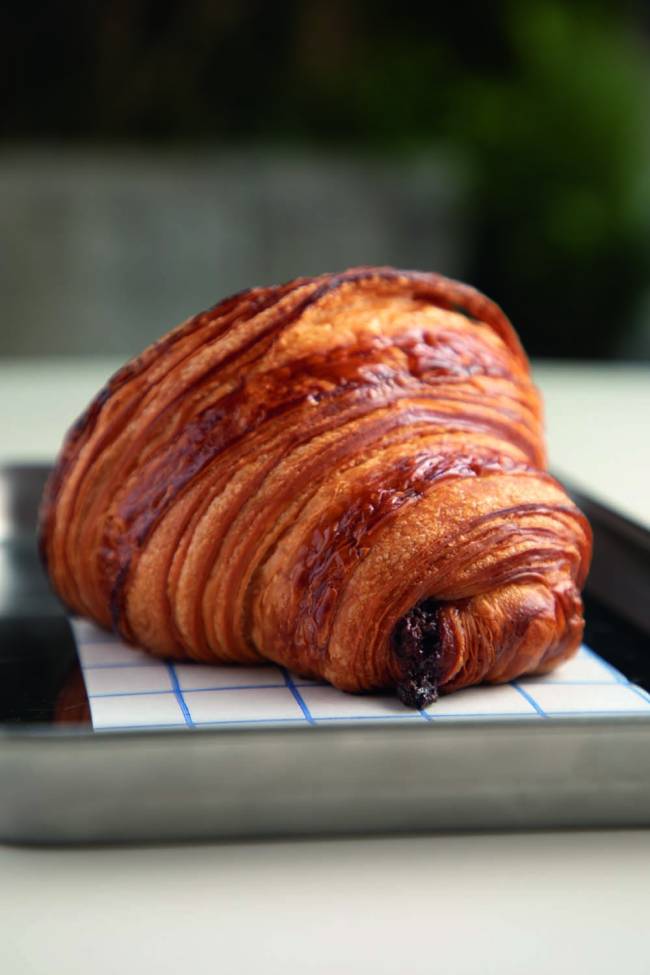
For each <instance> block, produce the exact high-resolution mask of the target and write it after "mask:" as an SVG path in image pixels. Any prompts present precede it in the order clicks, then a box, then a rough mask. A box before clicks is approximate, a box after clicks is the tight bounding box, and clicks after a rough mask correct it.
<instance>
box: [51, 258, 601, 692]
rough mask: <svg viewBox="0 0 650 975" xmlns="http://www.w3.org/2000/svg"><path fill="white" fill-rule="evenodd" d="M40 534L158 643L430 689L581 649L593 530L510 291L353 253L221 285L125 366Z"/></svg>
mask: <svg viewBox="0 0 650 975" xmlns="http://www.w3.org/2000/svg"><path fill="white" fill-rule="evenodd" d="M41 550H42V554H43V557H44V560H45V564H46V566H47V569H48V572H49V575H50V578H51V580H52V583H53V585H54V587H55V589H56V590H57V592H58V593H59V595H60V596H61V598H62V600H63V601H64V602H65V603H66V604H67V606H68V607H69V608H70V609H71V610H73V611H74V612H76V613H79V614H81V615H83V616H87V617H89V618H91V619H93V620H95V621H96V622H97V623H99V624H100V625H102V626H104V627H107V628H114V629H116V630H117V631H118V632H119V634H120V635H121V636H122V637H123V638H124V639H125V640H127V641H128V642H130V643H133V644H136V645H138V646H142V647H145V648H147V649H149V650H150V651H152V652H153V653H155V654H157V655H159V656H163V657H174V658H191V659H194V660H200V661H205V662H213V663H237V664H246V663H251V664H259V662H260V661H261V660H262V661H263V660H269V661H275V662H276V663H278V664H281V665H283V666H286V667H288V668H290V669H291V670H293V671H295V672H297V673H299V674H302V675H304V676H307V677H313V678H324V679H326V680H328V681H330V682H331V683H332V684H334V685H335V686H336V687H338V688H341V689H343V690H347V691H368V690H374V689H379V688H395V689H396V690H397V692H398V694H399V696H400V697H401V699H402V700H403V701H404V702H405V703H407V704H408V705H410V706H414V707H423V706H425V705H426V704H428V703H430V702H431V701H433V700H434V699H435V697H436V696H437V694H438V693H441V692H447V691H451V690H454V689H456V688H460V687H464V686H467V685H470V684H476V683H479V682H482V681H492V682H499V681H505V680H510V679H512V678H514V677H516V676H518V675H521V674H524V673H540V672H544V671H547V670H550V669H551V668H553V667H554V666H555V665H556V664H558V663H559V662H560V661H562V660H564V659H566V658H567V657H569V656H570V655H571V654H572V653H573V652H574V651H575V650H576V649H577V647H578V646H579V644H580V639H581V635H582V630H583V620H582V604H581V599H580V590H581V587H582V585H583V584H584V580H585V575H586V572H587V568H588V564H589V559H590V553H591V534H590V530H589V526H588V524H587V522H586V520H585V518H584V516H583V515H582V514H581V513H580V512H579V511H578V510H577V509H576V507H575V506H574V505H573V504H572V502H571V501H570V499H569V498H568V496H567V495H566V493H565V492H564V490H563V489H562V487H561V486H560V485H559V484H557V482H556V481H554V480H553V479H552V478H551V477H550V476H549V475H548V473H547V472H546V458H545V449H544V442H543V431H542V419H541V408H540V399H539V395H538V393H537V391H536V389H535V387H534V385H533V383H532V380H531V377H530V370H529V366H528V362H527V359H526V357H525V354H524V352H523V350H522V348H521V345H520V343H519V340H518V339H517V336H516V334H515V332H514V330H513V329H512V326H511V325H510V323H509V322H508V320H507V318H506V317H505V316H504V314H503V313H502V312H501V310H500V309H499V308H498V307H497V306H496V305H495V304H493V303H492V302H491V301H489V300H488V299H487V298H485V297H484V296H483V295H481V294H480V293H479V292H477V291H475V290H474V289H472V288H470V287H467V286H466V285H462V284H459V283H457V282H454V281H451V280H448V279H446V278H443V277H441V276H439V275H436V274H426V273H418V272H405V271H396V270H394V269H392V268H355V269H352V270H350V271H347V272H345V273H343V274H338V275H331V274H327V275H323V276H321V277H318V278H300V279H297V280H295V281H293V282H290V283H289V284H285V285H281V286H279V287H269V288H255V289H252V290H250V291H247V292H243V293H241V294H239V295H235V296H234V297H231V298H228V299H226V300H225V301H223V302H221V303H220V304H218V305H215V306H214V307H213V308H211V309H209V310H208V311H205V312H203V313H201V314H199V315H197V316H195V317H193V318H191V319H189V320H188V321H187V322H185V323H184V324H182V325H180V326H179V327H178V328H176V329H175V330H173V331H172V332H170V333H169V334H168V335H166V336H165V337H163V338H162V339H160V340H159V341H158V342H157V343H156V344H154V345H153V346H151V347H150V348H149V349H147V350H146V351H145V352H144V353H142V355H140V356H139V357H138V358H136V359H134V360H133V361H132V362H130V363H128V364H127V365H126V366H125V367H124V368H123V369H121V370H120V371H119V372H118V373H117V374H116V375H115V376H114V377H113V378H112V379H111V380H110V381H109V382H108V384H107V385H106V387H105V388H104V389H103V390H101V392H100V393H99V394H98V395H97V397H96V398H95V400H94V401H93V402H92V403H91V404H90V406H89V407H88V409H87V410H86V412H85V413H84V414H83V416H82V417H81V418H80V419H79V420H78V421H77V423H76V424H75V426H74V427H73V428H72V429H71V431H70V432H69V434H68V436H67V439H66V441H65V443H64V445H63V448H62V451H61V454H60V456H59V458H58V461H57V464H56V468H55V470H54V473H53V474H52V476H51V478H50V481H49V483H48V486H47V489H46V492H45V496H44V499H43V504H42V510H41Z"/></svg>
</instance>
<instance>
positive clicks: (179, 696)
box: [165, 663, 194, 728]
mask: <svg viewBox="0 0 650 975" xmlns="http://www.w3.org/2000/svg"><path fill="white" fill-rule="evenodd" d="M165 666H166V667H167V670H168V672H169V678H170V680H171V682H172V688H173V692H174V694H175V696H176V700H177V701H178V706H179V708H180V709H181V711H182V713H183V717H184V718H185V724H186V725H187V727H188V728H193V727H194V722H193V721H192V715H191V714H190V709H189V708H188V706H187V702H186V700H185V698H184V697H183V692H182V690H181V685H180V684H179V683H178V675H177V673H176V669H175V667H174V665H173V664H171V663H168V664H166V665H165Z"/></svg>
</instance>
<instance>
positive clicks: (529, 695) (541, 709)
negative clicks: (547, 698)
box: [510, 681, 548, 718]
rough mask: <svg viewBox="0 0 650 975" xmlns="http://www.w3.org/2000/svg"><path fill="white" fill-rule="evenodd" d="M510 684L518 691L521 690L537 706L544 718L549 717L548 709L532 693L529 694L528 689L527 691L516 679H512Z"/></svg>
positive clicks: (522, 694) (530, 702)
mask: <svg viewBox="0 0 650 975" xmlns="http://www.w3.org/2000/svg"><path fill="white" fill-rule="evenodd" d="M510 686H511V687H514V689H515V690H516V691H519V693H520V694H521V696H522V697H524V698H526V700H527V701H528V703H529V704H532V706H533V707H534V708H535V710H536V711H537V713H538V714H539V715H540V717H542V718H547V717H548V715H547V713H546V711H545V710H544V708H543V707H542V706H541V705H540V704H538V703H537V701H536V700H535V698H534V697H533V696H532V694H529V693H528V691H525V690H524V689H523V687H520V686H519V684H518V683H517V682H516V681H511V682H510Z"/></svg>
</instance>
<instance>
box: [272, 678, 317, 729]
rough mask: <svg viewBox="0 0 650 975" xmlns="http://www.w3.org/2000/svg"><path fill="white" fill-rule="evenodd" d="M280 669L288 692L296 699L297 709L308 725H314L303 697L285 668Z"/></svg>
mask: <svg viewBox="0 0 650 975" xmlns="http://www.w3.org/2000/svg"><path fill="white" fill-rule="evenodd" d="M280 669H281V671H282V673H283V674H284V680H285V683H286V685H287V687H288V688H289V690H290V692H291V693H292V694H293V696H294V698H295V699H296V703H297V704H298V707H299V708H300V710H301V711H302V713H303V714H304V716H305V721H308V722H309V724H316V722H315V721H314V719H313V718H312V716H311V713H310V711H309V708H308V707H307V702H306V701H305V699H304V697H303V696H302V694H301V693H300V691H299V690H298V688H297V687H296V685H295V684H294V682H293V678H292V676H291V674H290V673H289V671H288V670H287V668H286V667H281V668H280Z"/></svg>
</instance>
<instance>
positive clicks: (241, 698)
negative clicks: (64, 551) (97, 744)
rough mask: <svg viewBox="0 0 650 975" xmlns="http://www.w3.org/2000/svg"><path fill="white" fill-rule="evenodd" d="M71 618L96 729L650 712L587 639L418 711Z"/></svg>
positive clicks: (385, 697)
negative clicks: (162, 649) (536, 670)
mask: <svg viewBox="0 0 650 975" xmlns="http://www.w3.org/2000/svg"><path fill="white" fill-rule="evenodd" d="M72 626H73V630H74V633H75V638H76V641H77V647H78V651H79V659H80V661H81V667H82V670H83V674H84V680H85V682H86V690H87V693H88V699H89V701H90V711H91V717H92V722H93V727H94V728H95V729H96V730H98V731H108V730H124V731H128V730H136V729H142V728H195V727H199V728H200V727H217V726H226V725H241V726H250V727H259V726H264V725H277V724H283V725H305V724H307V725H319V724H327V723H332V722H338V723H356V722H365V723H368V722H374V723H391V722H395V721H397V722H408V723H413V722H416V723H422V722H425V723H427V724H436V723H437V722H445V723H447V722H450V721H452V722H453V721H458V720H465V719H468V718H470V719H473V720H478V721H493V720H500V719H503V718H517V719H521V718H527V719H530V720H531V721H548V720H553V719H554V718H557V717H562V718H565V717H575V718H577V719H580V718H584V717H588V716H591V715H603V714H607V715H623V716H627V715H631V714H647V715H650V695H648V694H647V693H646V692H645V691H644V690H642V689H641V688H640V687H637V686H636V685H635V684H632V683H630V681H628V680H627V678H626V677H624V676H623V675H622V674H620V673H619V672H618V671H617V670H615V669H614V668H613V667H611V666H610V665H609V664H608V663H606V662H605V661H604V660H602V659H601V658H600V657H598V656H597V655H596V654H595V653H594V652H593V651H592V650H589V649H588V648H587V647H582V648H581V649H580V650H579V652H578V654H577V655H576V656H575V657H574V658H573V660H570V661H568V663H566V664H564V665H563V666H561V667H559V668H558V669H557V670H555V671H554V672H553V673H551V674H547V675H546V676H544V677H534V678H522V679H521V680H518V681H513V682H512V683H510V684H503V685H499V686H482V687H470V688H467V689H466V690H463V691H456V692H455V693H454V694H449V695H448V696H444V697H441V698H440V700H438V701H436V702H435V703H434V704H432V705H430V706H429V707H428V708H425V709H424V710H422V711H413V710H411V709H410V708H407V707H405V706H404V705H403V704H401V703H400V701H398V700H397V698H396V697H395V696H394V695H392V694H365V695H360V694H345V693H343V692H342V691H337V690H335V689H334V688H333V687H330V686H329V685H327V684H321V683H318V682H315V681H307V680H304V679H303V678H301V677H299V676H298V675H296V674H291V673H289V672H288V671H286V670H284V669H283V668H281V667H276V666H268V667H222V666H210V665H208V664H194V663H172V662H166V661H161V660H158V659H157V658H155V657H152V656H150V655H149V654H147V653H144V652H143V651H142V650H134V649H133V648H132V647H127V646H126V645H125V644H124V643H122V642H121V641H120V640H119V639H118V638H117V637H115V636H113V635H111V634H110V633H106V632H105V631H104V630H100V629H99V628H97V627H96V626H94V625H93V624H92V623H89V622H88V621H86V620H72Z"/></svg>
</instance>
